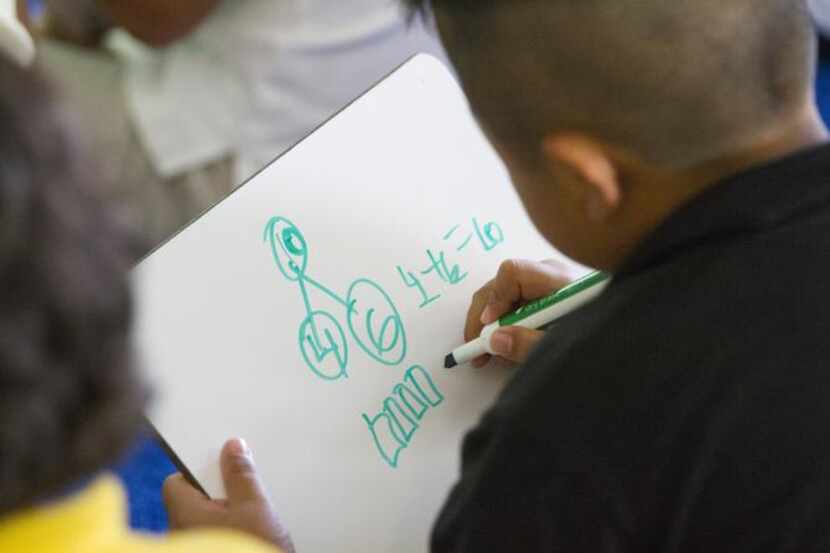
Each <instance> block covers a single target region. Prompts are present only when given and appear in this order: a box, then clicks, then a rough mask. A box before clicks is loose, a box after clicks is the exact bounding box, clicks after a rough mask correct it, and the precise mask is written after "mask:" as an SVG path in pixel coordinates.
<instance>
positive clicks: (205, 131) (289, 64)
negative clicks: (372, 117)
mask: <svg viewBox="0 0 830 553" xmlns="http://www.w3.org/2000/svg"><path fill="white" fill-rule="evenodd" d="M120 40H124V39H123V37H121V39H120ZM417 52H429V53H433V54H436V55H439V56H442V55H443V51H442V49H441V46H440V44H439V41H438V39H437V38H436V37H435V36H434V35H432V34H430V33H429V32H427V31H425V30H424V28H423V26H422V25H421V24H419V23H413V24H412V25H411V26H408V25H407V22H406V17H405V15H404V14H403V12H402V11H401V10H400V8H399V2H398V1H397V0H225V1H224V2H223V3H221V4H220V6H219V7H218V8H217V10H216V11H215V12H214V13H213V14H211V16H210V17H209V18H208V19H207V20H206V21H205V22H203V24H202V25H201V26H200V27H199V28H198V29H197V30H196V31H195V32H193V33H192V34H191V35H190V36H188V37H186V38H185V39H182V40H180V41H179V42H177V43H175V44H173V45H171V46H170V47H167V48H163V49H158V50H152V49H149V48H144V49H141V52H140V53H139V54H136V53H135V51H134V52H133V54H131V55H129V56H128V58H127V74H126V94H127V99H128V103H129V107H130V111H131V113H132V116H133V120H134V123H135V126H136V128H137V129H138V132H139V135H140V137H141V139H142V142H143V143H144V145H145V147H146V148H147V150H148V152H149V154H150V157H151V159H152V161H153V163H154V165H155V166H156V169H157V170H158V171H159V172H160V173H161V174H162V175H164V176H172V175H175V174H178V173H180V172H183V171H186V170H188V169H189V168H192V167H197V166H199V165H201V164H204V163H208V162H210V161H213V160H216V159H219V158H221V157H223V156H225V155H228V154H232V155H234V156H235V158H236V164H237V167H236V172H235V173H236V174H235V177H236V179H237V183H241V182H242V180H244V179H245V178H247V177H248V176H250V175H251V174H253V173H254V172H256V171H257V170H259V169H260V168H261V167H263V166H264V165H265V164H267V163H268V162H269V161H270V160H272V159H273V158H274V157H276V156H277V155H279V154H280V153H282V152H283V151H284V150H285V149H287V148H288V147H290V146H292V145H293V144H295V143H296V142H297V141H298V140H299V139H301V138H302V137H304V136H305V135H306V134H308V133H309V132H310V131H311V130H313V129H314V128H316V127H317V126H318V125H320V124H321V123H322V122H324V121H325V120H326V119H328V118H329V117H330V116H331V115H333V114H334V113H336V112H337V111H338V110H340V109H341V108H342V107H343V106H345V105H346V104H347V103H349V102H350V101H351V100H353V99H354V98H356V97H357V96H359V95H360V94H361V93H362V92H364V91H365V90H366V89H368V88H369V87H370V86H371V85H373V84H374V83H375V82H377V81H378V80H379V79H381V78H382V77H384V76H385V75H387V74H388V73H389V72H391V71H392V70H393V69H394V68H396V67H397V66H398V65H400V64H401V63H402V62H403V61H405V60H406V59H408V58H409V57H410V56H411V55H413V54H414V53H417Z"/></svg>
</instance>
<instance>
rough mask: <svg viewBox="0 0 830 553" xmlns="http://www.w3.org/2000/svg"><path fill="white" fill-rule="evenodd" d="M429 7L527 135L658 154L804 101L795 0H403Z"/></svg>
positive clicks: (488, 114) (475, 78)
mask: <svg viewBox="0 0 830 553" xmlns="http://www.w3.org/2000/svg"><path fill="white" fill-rule="evenodd" d="M402 1H403V3H404V4H405V5H406V6H408V7H409V8H410V9H411V10H413V13H414V12H419V11H420V12H421V13H424V14H425V13H427V11H428V10H429V9H430V7H431V9H432V10H433V11H434V12H435V14H436V18H437V20H438V21H439V22H442V23H446V26H444V25H442V27H445V28H443V29H442V30H443V31H444V33H443V38H444V40H445V45H446V46H447V50H448V53H449V55H450V57H451V58H452V60H453V62H454V63H455V65H456V68H457V69H458V73H459V75H460V77H461V80H462V81H463V83H464V85H465V89H466V91H467V94H468V96H469V97H470V100H471V102H472V105H473V107H474V108H475V109H476V111H477V112H478V115H479V116H480V118H481V119H482V121H484V122H485V123H486V125H487V127H488V130H490V131H491V132H492V133H493V135H494V136H495V137H496V138H497V139H498V140H499V141H501V142H503V143H506V144H512V145H514V146H519V148H514V151H521V149H522V148H523V147H524V148H538V146H539V139H540V137H541V136H544V135H545V134H547V133H550V132H552V131H556V130H568V131H581V132H585V133H588V134H591V135H593V136H596V137H598V138H601V139H603V140H606V141H608V142H610V143H613V144H615V145H618V146H622V147H626V148H629V149H630V150H632V151H635V152H637V153H638V154H639V155H640V156H641V157H642V158H644V159H646V160H648V161H650V162H653V163H658V164H661V165H664V166H669V167H675V168H682V167H688V166H692V165H696V164H700V163H704V162H706V161H710V160H713V159H717V158H719V157H722V156H724V155H729V154H731V153H733V152H734V151H736V150H740V149H741V148H744V147H746V146H747V145H748V144H749V143H752V141H754V140H756V139H757V137H758V136H759V135H760V134H763V133H765V132H767V131H768V130H769V129H771V128H773V127H774V126H775V125H776V124H778V123H780V122H781V121H786V120H789V119H792V117H793V116H794V114H795V113H796V112H797V111H798V110H801V109H803V108H804V106H805V104H806V102H807V100H808V99H809V95H810V94H811V91H812V82H813V74H814V66H815V43H816V38H815V33H814V31H813V27H812V23H811V19H810V16H809V12H808V10H807V7H806V4H805V1H804V0H765V1H763V2H759V1H758V0H728V1H723V0H432V1H431V2H430V1H429V0H402Z"/></svg>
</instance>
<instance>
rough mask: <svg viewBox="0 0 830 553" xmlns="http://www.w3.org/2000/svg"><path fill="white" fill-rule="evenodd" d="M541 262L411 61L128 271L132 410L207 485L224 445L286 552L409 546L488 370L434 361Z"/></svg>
mask: <svg viewBox="0 0 830 553" xmlns="http://www.w3.org/2000/svg"><path fill="white" fill-rule="evenodd" d="M274 124H275V125H278V124H279V122H278V121H275V122H274ZM551 256H558V254H556V252H554V250H553V249H552V248H551V247H550V246H549V245H547V243H546V242H545V241H544V240H543V239H542V237H541V236H540V235H539V234H538V233H537V232H536V230H535V229H534V228H533V226H532V225H531V223H530V221H529V219H528V217H527V215H526V213H525V211H524V209H523V207H522V205H521V204H520V202H519V199H518V197H517V195H516V193H515V192H514V191H513V188H512V186H511V184H510V182H509V180H508V176H507V174H506V171H505V169H504V167H503V165H502V164H501V162H500V160H499V159H498V158H497V156H496V155H495V154H494V152H493V151H492V149H491V148H490V146H489V145H488V144H487V142H486V141H485V139H484V137H483V136H482V134H481V132H480V131H479V129H478V127H477V125H476V123H475V121H474V119H473V118H472V116H471V114H470V111H469V108H468V105H467V103H466V100H465V98H464V96H463V95H462V92H461V90H460V89H459V87H458V85H457V83H456V82H455V80H454V78H453V77H452V76H451V74H450V73H449V71H448V70H447V69H446V68H445V67H444V66H443V65H442V64H441V63H440V62H439V61H437V60H435V59H434V58H431V57H428V56H418V57H415V58H413V59H412V60H411V61H409V62H408V63H407V64H406V65H404V66H403V67H402V68H401V69H399V70H398V71H397V72H396V73H394V74H392V75H391V76H390V77H388V78H386V79H385V80H384V81H382V82H381V83H380V84H378V85H377V86H376V87H375V88H373V89H372V90H371V91H370V92H368V93H367V94H366V95H365V96H363V97H362V98H360V99H359V100H357V101H356V102H355V103H354V104H352V105H351V106H350V107H348V108H347V109H346V110H345V111H343V112H342V113H340V114H339V115H337V116H336V117H334V118H333V119H332V120H331V121H329V122H328V123H327V124H326V125H324V126H323V127H321V128H320V129H319V130H317V131H316V132H315V133H314V134H312V135H311V136H309V137H308V138H306V139H305V140H304V141H303V142H301V143H300V144H299V145H297V146H296V147H294V148H293V149H292V150H291V151H290V152H288V153H287V154H285V155H283V156H282V157H281V158H279V159H278V160H277V161H275V162H274V163H273V164H271V165H270V166H269V167H268V168H266V169H265V170H264V171H262V172H261V173H260V174H258V175H257V176H256V177H254V178H253V179H252V180H250V181H249V182H248V183H247V184H245V185H244V186H242V187H241V188H240V189H239V190H237V191H236V192H235V193H233V194H232V195H231V196H229V197H228V198H227V199H225V200H224V201H222V202H221V203H220V204H218V205H217V206H216V207H214V208H213V209H212V210H210V211H209V212H207V213H206V214H205V215H203V216H202V217H201V218H200V219H198V220H196V221H195V222H193V223H192V224H191V225H190V226H188V227H187V228H186V229H185V230H183V231H182V232H181V233H179V234H178V235H176V236H175V237H174V238H172V239H171V240H170V241H169V242H168V243H167V244H166V245H164V246H163V247H161V248H160V249H159V250H157V251H156V252H154V253H153V254H152V255H150V256H149V257H148V258H147V259H145V260H144V261H143V262H142V263H141V264H140V265H139V266H138V267H137V268H136V269H135V273H134V279H135V284H136V288H137V294H138V296H137V297H138V312H139V317H138V324H137V335H138V341H139V346H140V348H141V352H142V361H143V364H144V365H145V367H146V369H147V370H148V371H149V375H150V377H151V379H152V382H153V384H154V385H155V387H156V391H157V394H156V399H155V403H154V406H153V408H152V411H151V413H150V419H151V421H152V422H153V424H154V425H155V426H156V428H157V429H158V430H159V432H160V433H161V435H162V436H163V437H164V438H165V439H166V441H167V442H168V443H169V444H170V446H171V447H172V449H173V450H174V451H175V452H176V454H177V455H178V456H179V458H180V459H181V461H182V462H183V463H184V464H185V465H186V466H187V467H188V468H189V469H190V470H191V471H192V473H193V474H194V475H195V477H196V478H197V479H198V480H199V482H200V483H201V484H202V485H203V486H204V487H205V489H206V490H207V491H208V492H209V493H210V494H211V495H214V496H222V495H223V493H224V492H223V489H222V484H221V482H220V478H219V470H218V454H219V449H220V447H221V445H222V444H223V442H224V441H225V440H226V439H227V438H230V437H234V436H241V437H244V438H245V439H246V440H247V442H248V443H249V445H250V446H251V448H252V450H253V452H254V456H255V459H256V461H257V465H258V467H259V470H260V472H261V475H262V478H263V479H264V481H265V482H266V483H267V485H268V487H269V489H270V491H271V493H272V494H273V498H274V500H275V504H276V506H277V508H278V510H279V512H280V514H281V516H282V518H283V521H284V522H285V523H286V525H287V527H288V528H289V529H290V530H291V532H292V534H293V536H294V539H295V541H296V545H297V550H298V551H300V552H302V553H389V552H393V551H394V552H396V553H409V552H412V553H423V552H425V551H427V549H428V545H427V544H428V537H429V532H430V529H431V526H432V523H433V521H434V519H435V517H436V516H437V514H438V512H439V509H440V507H441V505H442V503H443V501H444V500H445V498H446V495H447V493H448V492H449V490H450V488H451V486H452V484H453V483H454V481H455V480H456V479H457V477H458V471H459V448H460V441H461V439H462V437H463V435H464V433H465V432H466V431H467V430H468V429H470V428H471V427H472V426H474V425H475V423H476V422H477V420H478V418H479V417H480V416H481V414H482V413H483V412H484V411H485V410H486V408H487V407H488V406H489V405H490V404H491V403H492V401H493V400H494V399H495V397H496V395H497V394H498V392H499V391H500V390H501V388H502V386H503V384H504V380H505V379H506V378H507V377H508V376H509V371H505V370H504V369H503V368H493V369H490V370H481V371H477V370H474V369H471V368H470V367H458V368H456V369H454V370H451V371H447V370H445V369H444V368H443V362H444V356H445V355H446V354H447V353H448V352H449V351H450V350H451V349H453V348H454V347H457V346H458V345H460V344H461V342H462V332H463V325H464V320H465V315H466V311H467V308H468V306H469V302H470V299H471V296H472V294H473V292H474V291H475V290H477V289H478V288H479V287H480V286H481V285H482V284H484V282H485V281H487V280H488V279H489V278H491V277H492V276H493V275H494V274H495V272H496V270H497V268H498V266H499V264H500V262H501V261H502V260H503V259H505V258H508V257H524V258H546V257H551ZM560 257H561V256H560ZM577 274H578V270H577Z"/></svg>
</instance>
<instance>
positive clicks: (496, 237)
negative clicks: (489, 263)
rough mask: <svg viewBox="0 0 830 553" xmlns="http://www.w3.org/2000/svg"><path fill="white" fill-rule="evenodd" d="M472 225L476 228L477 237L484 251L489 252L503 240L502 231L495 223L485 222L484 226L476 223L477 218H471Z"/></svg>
mask: <svg viewBox="0 0 830 553" xmlns="http://www.w3.org/2000/svg"><path fill="white" fill-rule="evenodd" d="M473 226H474V227H475V229H476V234H477V235H478V239H479V240H480V241H481V245H482V247H484V251H486V252H489V251H491V250H492V249H493V248H495V247H496V246H498V245H499V244H501V243H502V242H504V232H503V231H502V229H501V227H500V226H499V225H498V224H497V223H487V224H485V225H484V227H481V226H480V225H479V224H478V220H477V219H473Z"/></svg>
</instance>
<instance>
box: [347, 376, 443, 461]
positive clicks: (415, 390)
mask: <svg viewBox="0 0 830 553" xmlns="http://www.w3.org/2000/svg"><path fill="white" fill-rule="evenodd" d="M443 402H444V395H443V394H442V393H441V392H440V391H439V390H438V386H436V384H435V382H434V381H433V380H432V377H431V376H430V374H429V372H427V370H426V369H424V368H423V367H421V366H420V365H415V366H413V367H411V368H410V369H409V370H408V371H406V373H405V376H404V381H403V383H401V384H398V385H396V386H395V387H394V388H393V390H392V394H391V395H390V396H389V397H387V398H386V399H385V400H384V401H383V410H382V411H381V412H380V413H378V414H377V415H376V416H374V417H369V416H368V415H367V414H365V413H364V414H363V421H364V422H365V423H366V426H367V427H368V429H369V433H370V434H371V436H372V442H373V443H374V445H375V448H376V449H377V451H378V453H379V454H380V457H381V459H383V461H385V462H386V464H388V465H389V466H390V467H392V468H397V467H398V463H399V461H400V455H401V452H402V451H403V450H404V449H406V448H407V447H409V445H410V443H412V439H413V438H414V436H415V433H416V432H417V430H418V428H420V424H419V423H420V421H421V420H422V419H423V417H424V415H425V414H426V413H427V411H428V410H429V409H430V408H435V407H437V406H439V405H440V404H441V403H443ZM381 421H383V422H384V423H385V424H380V423H381Z"/></svg>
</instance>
